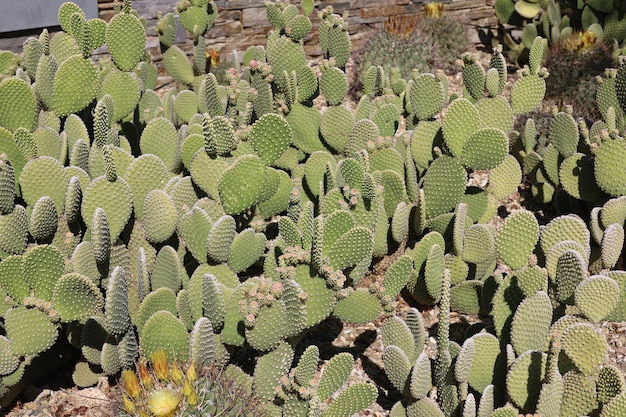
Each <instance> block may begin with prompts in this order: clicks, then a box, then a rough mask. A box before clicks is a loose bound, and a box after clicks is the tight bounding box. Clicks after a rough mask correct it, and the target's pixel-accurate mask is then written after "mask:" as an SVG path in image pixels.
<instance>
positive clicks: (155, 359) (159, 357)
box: [152, 350, 169, 381]
mask: <svg viewBox="0 0 626 417" xmlns="http://www.w3.org/2000/svg"><path fill="white" fill-rule="evenodd" d="M152 366H153V367H154V373H155V374H156V376H157V378H159V379H160V380H161V381H164V380H166V379H167V378H169V366H168V364H167V353H165V351H164V350H157V351H154V352H152Z"/></svg>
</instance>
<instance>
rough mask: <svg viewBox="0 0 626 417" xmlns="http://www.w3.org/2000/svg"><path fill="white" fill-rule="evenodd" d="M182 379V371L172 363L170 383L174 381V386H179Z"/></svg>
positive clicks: (183, 377)
mask: <svg viewBox="0 0 626 417" xmlns="http://www.w3.org/2000/svg"><path fill="white" fill-rule="evenodd" d="M184 379H185V375H183V371H181V370H180V368H179V367H178V365H177V364H176V362H174V363H173V364H172V381H174V383H175V384H178V385H180V384H182V382H183V380H184Z"/></svg>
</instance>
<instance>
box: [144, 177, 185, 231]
mask: <svg viewBox="0 0 626 417" xmlns="http://www.w3.org/2000/svg"><path fill="white" fill-rule="evenodd" d="M143 207H144V213H143V214H144V216H143V222H144V227H145V229H146V239H147V240H148V242H151V243H161V242H164V241H166V240H167V239H168V238H169V237H170V236H172V234H173V233H174V230H175V229H176V223H177V212H176V206H175V205H174V201H173V200H172V198H171V197H170V196H169V195H168V194H167V193H166V192H165V191H163V190H158V189H157V190H152V191H150V192H149V193H148V194H147V195H146V198H145V200H144V203H143Z"/></svg>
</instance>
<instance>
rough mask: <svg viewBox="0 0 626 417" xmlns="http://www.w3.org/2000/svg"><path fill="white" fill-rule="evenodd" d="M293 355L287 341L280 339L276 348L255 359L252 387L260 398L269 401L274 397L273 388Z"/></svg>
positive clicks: (278, 382) (277, 384)
mask: <svg viewBox="0 0 626 417" xmlns="http://www.w3.org/2000/svg"><path fill="white" fill-rule="evenodd" d="M293 356H294V352H293V349H292V347H291V346H290V345H289V344H288V343H287V342H285V341H281V342H280V343H279V345H278V347H277V348H276V349H274V350H273V351H271V352H268V353H266V354H264V355H262V356H261V357H260V358H259V359H258V360H257V363H256V366H255V367H254V382H253V384H254V385H253V387H254V388H253V389H254V393H255V394H256V395H257V397H258V398H259V399H260V400H262V401H265V402H269V401H272V400H273V399H274V396H275V395H276V391H275V390H274V389H275V388H276V387H277V386H279V385H280V380H281V378H282V377H283V375H286V374H287V372H288V371H289V368H290V367H291V362H292V361H293ZM318 392H319V390H318Z"/></svg>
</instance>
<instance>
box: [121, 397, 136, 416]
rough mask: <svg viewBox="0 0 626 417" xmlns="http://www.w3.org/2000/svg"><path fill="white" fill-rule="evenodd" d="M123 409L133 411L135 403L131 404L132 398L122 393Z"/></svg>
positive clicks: (131, 412)
mask: <svg viewBox="0 0 626 417" xmlns="http://www.w3.org/2000/svg"><path fill="white" fill-rule="evenodd" d="M124 410H126V411H128V412H129V413H130V414H134V413H135V404H133V400H131V399H130V398H128V397H127V396H126V395H124Z"/></svg>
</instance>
